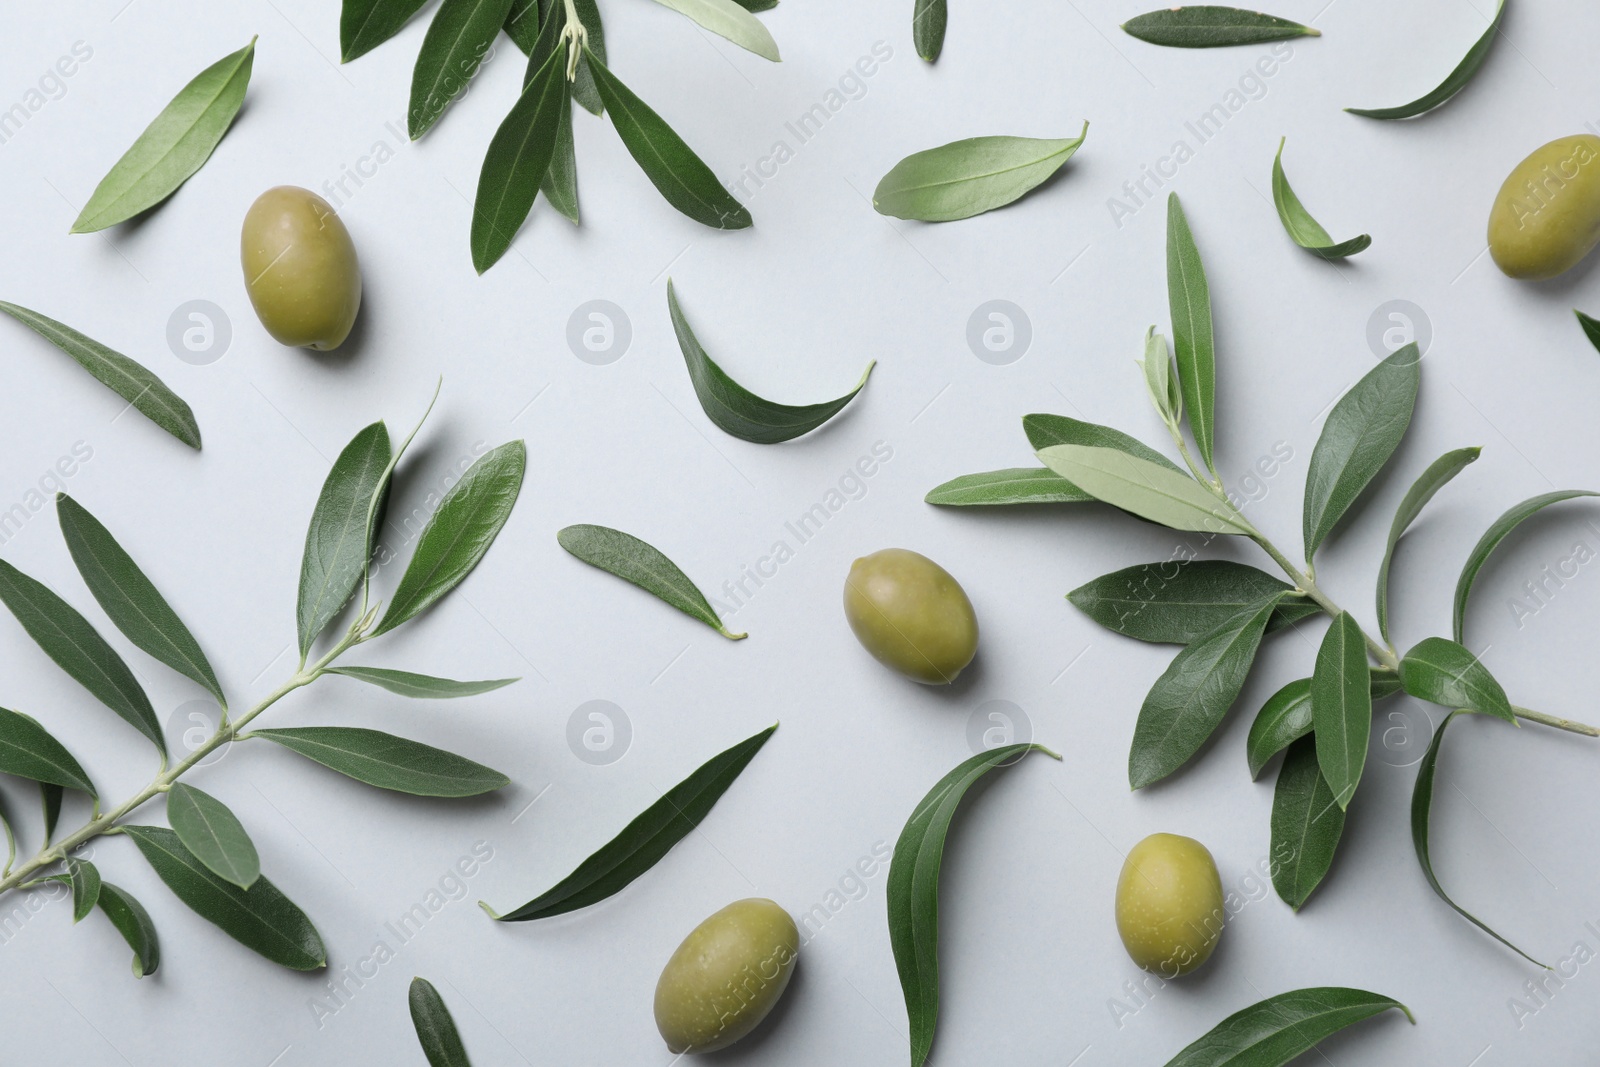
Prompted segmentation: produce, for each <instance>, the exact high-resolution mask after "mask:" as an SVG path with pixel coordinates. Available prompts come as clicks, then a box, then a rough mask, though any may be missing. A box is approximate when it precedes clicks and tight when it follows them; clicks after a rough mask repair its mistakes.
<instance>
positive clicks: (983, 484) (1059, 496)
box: [922, 467, 1094, 507]
mask: <svg viewBox="0 0 1600 1067" xmlns="http://www.w3.org/2000/svg"><path fill="white" fill-rule="evenodd" d="M922 499H923V500H924V501H926V502H927V503H929V504H941V505H944V506H946V507H974V506H990V505H1004V504H1078V503H1083V502H1085V501H1089V500H1093V499H1094V497H1092V496H1090V495H1089V494H1088V493H1085V492H1084V491H1083V490H1082V489H1079V488H1078V487H1077V486H1075V485H1073V484H1072V483H1071V482H1069V481H1067V480H1066V479H1065V478H1063V477H1061V475H1059V474H1057V473H1056V472H1054V471H1052V470H1048V469H1046V468H1044V467H1012V468H1008V469H1007V470H999V471H984V472H983V473H981V474H963V475H961V476H960V477H958V478H952V479H950V480H949V481H948V482H945V483H944V484H942V485H937V486H935V487H933V488H932V489H930V490H928V495H927V496H925V497H923V498H922Z"/></svg>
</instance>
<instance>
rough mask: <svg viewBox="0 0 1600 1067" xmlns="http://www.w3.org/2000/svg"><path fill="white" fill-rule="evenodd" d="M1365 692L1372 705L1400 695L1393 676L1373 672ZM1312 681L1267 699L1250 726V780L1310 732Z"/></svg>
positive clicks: (1293, 685) (1247, 746) (1247, 752)
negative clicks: (1368, 694)
mask: <svg viewBox="0 0 1600 1067" xmlns="http://www.w3.org/2000/svg"><path fill="white" fill-rule="evenodd" d="M1368 690H1369V692H1370V693H1371V695H1372V699H1373V700H1374V701H1378V700H1382V699H1384V698H1385V697H1390V696H1393V695H1394V694H1395V693H1398V692H1399V691H1400V680H1399V678H1398V677H1396V676H1395V675H1394V674H1392V673H1388V672H1385V673H1378V672H1372V673H1371V676H1370V684H1369V686H1368ZM1311 727H1312V712H1311V679H1310V678H1298V679H1296V680H1295V681H1292V682H1290V683H1289V684H1288V685H1286V686H1284V687H1283V688H1282V689H1280V690H1278V691H1277V692H1276V693H1274V694H1272V695H1271V696H1270V697H1268V698H1267V702H1266V703H1265V704H1263V705H1261V710H1260V711H1258V712H1257V713H1256V717H1255V721H1254V722H1252V723H1251V724H1250V736H1249V738H1248V739H1247V740H1246V741H1245V755H1246V757H1247V758H1248V760H1249V762H1250V779H1251V781H1254V780H1255V779H1257V778H1259V777H1261V768H1263V767H1265V766H1266V765H1267V761H1268V760H1270V759H1271V758H1272V757H1273V756H1276V755H1277V754H1278V753H1279V752H1282V751H1283V750H1284V749H1286V748H1288V747H1289V745H1290V744H1291V743H1293V742H1295V741H1297V740H1299V739H1300V738H1302V737H1304V736H1306V735H1307V734H1309V733H1310V732H1311Z"/></svg>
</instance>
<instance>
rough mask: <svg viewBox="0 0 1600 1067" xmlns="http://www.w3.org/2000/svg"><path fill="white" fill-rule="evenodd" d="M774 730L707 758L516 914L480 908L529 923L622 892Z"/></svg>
mask: <svg viewBox="0 0 1600 1067" xmlns="http://www.w3.org/2000/svg"><path fill="white" fill-rule="evenodd" d="M777 729H778V726H777V724H776V723H774V724H773V725H771V726H769V727H767V728H766V729H765V730H762V731H761V732H760V733H758V734H756V735H754V736H753V737H748V738H746V739H745V740H743V741H741V742H739V743H738V744H737V745H734V746H733V747H732V748H730V749H727V750H726V751H723V752H719V753H717V755H715V756H713V757H711V758H710V759H709V760H707V761H706V762H705V763H703V764H701V765H700V766H699V767H698V768H696V769H695V771H694V773H693V774H691V775H689V777H687V778H685V779H684V780H683V781H681V782H679V783H678V784H677V785H675V786H673V787H672V788H671V789H669V790H667V792H666V793H665V794H663V795H662V797H661V799H660V800H658V801H656V802H655V803H654V804H652V805H650V806H649V807H648V808H646V809H645V810H644V811H643V812H641V813H640V814H639V815H638V816H637V817H636V818H635V819H634V820H633V821H632V822H630V823H629V824H628V825H627V826H625V827H623V829H622V832H621V833H619V834H617V836H616V837H613V838H612V839H611V840H610V841H608V842H606V843H605V844H604V845H602V846H601V847H600V849H599V850H598V851H596V852H595V853H594V855H592V856H590V857H589V858H588V859H586V860H584V861H583V862H582V863H580V864H578V866H577V868H576V869H575V870H573V872H572V873H571V874H569V875H567V876H566V877H565V878H563V879H561V881H559V882H557V883H556V884H555V885H554V886H552V887H550V888H549V889H547V890H545V891H544V892H543V893H540V894H539V895H538V896H536V897H534V898H533V899H532V900H530V901H528V902H527V903H526V904H524V905H522V906H521V907H520V908H514V909H512V910H511V911H509V912H507V913H505V914H504V915H501V914H499V913H497V912H496V911H494V909H492V908H490V907H489V905H487V904H485V903H483V902H482V901H479V902H478V906H479V907H481V908H483V910H484V911H485V912H487V913H488V914H489V917H490V918H492V919H495V920H497V921H499V922H507V923H516V922H527V921H529V920H530V919H548V918H549V917H550V916H552V915H562V914H564V913H566V912H569V911H577V910H578V909H579V908H587V907H588V906H589V905H591V904H598V903H599V902H600V901H602V900H605V899H606V898H607V897H610V896H614V895H615V894H617V893H619V892H621V891H622V890H623V889H624V888H626V887H627V886H628V885H629V884H630V883H632V882H633V880H634V879H636V878H638V877H639V876H640V875H642V874H644V873H645V872H646V871H648V870H649V869H650V868H652V867H654V866H655V865H656V864H657V863H659V862H660V861H661V858H662V857H663V856H665V855H666V854H667V853H668V852H670V851H671V850H672V846H673V845H676V844H677V843H678V842H679V841H682V840H683V839H684V838H685V837H687V836H688V835H689V832H690V831H692V830H693V829H694V828H695V827H696V826H699V825H700V823H701V822H702V821H703V820H704V819H705V817H706V816H707V815H708V814H709V813H710V811H711V809H712V808H713V807H714V806H715V805H716V803H717V801H718V800H719V799H721V797H722V794H723V793H725V792H727V790H728V787H729V786H731V785H732V784H733V783H734V780H735V779H737V778H738V777H739V775H740V773H741V772H743V771H744V769H745V767H746V766H748V765H749V763H750V761H751V760H752V759H754V758H755V755H756V753H757V752H760V751H761V747H762V746H763V745H765V744H766V743H767V739H768V738H770V737H771V736H772V735H773V733H774V732H775V731H776V730H777Z"/></svg>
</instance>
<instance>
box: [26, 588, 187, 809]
mask: <svg viewBox="0 0 1600 1067" xmlns="http://www.w3.org/2000/svg"><path fill="white" fill-rule="evenodd" d="M0 600H3V601H5V605H6V607H8V608H10V609H11V613H12V614H13V615H15V616H16V617H17V621H18V622H20V623H21V624H22V628H23V629H24V630H26V631H27V632H28V636H29V637H31V638H33V639H34V641H35V642H37V643H38V645H39V647H40V648H42V649H43V650H44V652H45V654H46V655H48V656H49V657H50V658H51V659H53V660H55V661H56V665H57V666H59V667H60V668H61V669H62V670H63V671H66V672H67V674H68V675H70V676H71V677H72V679H73V680H74V681H76V682H77V683H78V684H79V685H81V686H83V687H84V688H85V689H87V690H88V691H89V692H90V693H91V694H93V695H94V697H95V698H96V699H97V700H99V701H100V702H101V703H102V704H104V705H105V706H106V707H108V708H110V709H111V710H112V711H114V712H116V713H117V714H118V715H119V716H121V717H122V719H123V721H125V722H126V723H128V725H130V726H132V727H133V728H134V729H135V730H138V731H139V732H140V733H142V734H144V735H145V737H147V738H149V739H150V743H151V744H153V745H155V746H156V748H157V749H158V750H160V752H161V754H162V755H163V756H165V755H166V753H167V741H166V738H165V737H163V736H162V734H161V724H160V723H159V722H157V721H156V713H155V709H154V708H152V707H151V706H150V698H149V697H147V696H146V695H145V692H144V688H143V687H142V686H140V685H139V681H138V679H137V678H135V677H134V676H133V671H131V670H129V669H128V665H127V663H125V662H124V661H123V659H122V657H121V656H119V655H117V653H116V650H115V649H113V648H112V647H111V646H110V645H108V644H106V639H105V638H103V637H101V636H100V633H99V631H97V630H96V629H95V628H94V627H93V626H91V625H90V624H89V620H88V619H85V618H84V617H83V616H82V615H80V614H78V611H77V609H76V608H74V607H73V606H72V605H70V604H68V603H67V602H66V601H65V600H62V599H61V598H60V597H59V596H57V595H56V594H54V593H52V592H51V591H50V590H49V589H47V588H46V587H45V586H44V585H43V584H41V583H40V582H37V581H35V580H34V579H32V578H30V577H28V576H27V575H26V574H23V573H22V572H21V571H19V570H17V569H16V568H15V567H13V566H12V565H11V564H9V563H7V562H5V561H4V560H0ZM58 784H61V785H66V784H68V783H65V782H61V783H58Z"/></svg>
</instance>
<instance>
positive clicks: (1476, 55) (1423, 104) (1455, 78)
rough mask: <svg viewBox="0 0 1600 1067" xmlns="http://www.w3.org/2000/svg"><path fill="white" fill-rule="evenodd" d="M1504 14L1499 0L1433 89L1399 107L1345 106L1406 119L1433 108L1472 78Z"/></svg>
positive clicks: (1357, 112)
mask: <svg viewBox="0 0 1600 1067" xmlns="http://www.w3.org/2000/svg"><path fill="white" fill-rule="evenodd" d="M1505 14H1506V0H1500V3H1499V6H1498V7H1496V8H1495V12H1494V18H1493V20H1491V21H1490V23H1489V28H1488V29H1487V30H1484V31H1483V36H1482V37H1479V38H1478V40H1477V43H1476V44H1474V45H1473V46H1472V48H1471V49H1470V50H1468V52H1467V54H1466V56H1465V57H1463V58H1462V60H1461V62H1460V63H1458V64H1457V65H1456V68H1455V69H1454V70H1452V71H1451V72H1450V75H1449V77H1447V78H1445V80H1444V81H1443V82H1441V83H1440V84H1439V86H1438V88H1436V89H1434V90H1433V91H1432V92H1430V93H1427V94H1425V95H1423V96H1420V97H1418V98H1417V99H1415V100H1413V101H1411V103H1409V104H1401V105H1400V106H1399V107H1383V108H1359V107H1347V108H1345V110H1346V111H1348V112H1350V114H1352V115H1363V116H1365V117H1366V118H1369V119H1409V118H1414V117H1416V116H1417V115H1422V114H1425V113H1427V112H1429V111H1432V110H1433V109H1434V108H1436V107H1438V106H1439V105H1440V104H1443V103H1444V102H1445V101H1447V100H1449V99H1450V98H1451V97H1452V96H1455V95H1456V94H1457V93H1459V92H1460V91H1461V90H1462V89H1464V88H1466V85H1467V82H1469V81H1471V80H1472V76H1473V75H1474V74H1476V73H1478V68H1479V67H1481V66H1483V61H1484V60H1485V59H1487V58H1489V49H1490V48H1492V47H1494V39H1495V37H1496V36H1498V35H1499V33H1500V20H1501V19H1503V18H1505Z"/></svg>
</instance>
